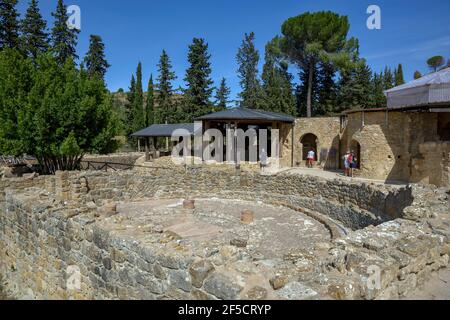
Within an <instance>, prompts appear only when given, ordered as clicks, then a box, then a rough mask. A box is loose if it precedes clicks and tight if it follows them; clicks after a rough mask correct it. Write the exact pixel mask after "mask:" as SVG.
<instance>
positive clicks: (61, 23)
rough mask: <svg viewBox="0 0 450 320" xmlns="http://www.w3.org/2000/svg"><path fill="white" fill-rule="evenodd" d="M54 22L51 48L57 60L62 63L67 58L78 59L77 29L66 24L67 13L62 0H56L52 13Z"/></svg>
mask: <svg viewBox="0 0 450 320" xmlns="http://www.w3.org/2000/svg"><path fill="white" fill-rule="evenodd" d="M52 16H53V17H54V18H55V23H54V25H53V28H52V33H51V43H52V50H53V52H54V54H55V57H56V59H57V61H58V62H59V63H60V64H63V63H64V62H65V61H66V60H67V59H69V58H71V59H72V60H76V59H78V56H77V53H76V46H77V38H78V32H79V31H78V30H76V29H70V28H69V27H68V25H67V20H68V18H69V17H68V15H67V10H66V7H65V5H64V3H63V0H58V5H57V7H56V11H55V12H54V13H52Z"/></svg>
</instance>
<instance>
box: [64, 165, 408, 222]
mask: <svg viewBox="0 0 450 320" xmlns="http://www.w3.org/2000/svg"><path fill="white" fill-rule="evenodd" d="M167 173H168V172H167V170H163V169H152V170H149V171H147V172H146V173H142V174H139V175H137V174H135V173H133V172H129V173H128V172H125V173H124V172H122V173H115V174H105V173H101V172H95V173H92V172H88V173H82V174H75V175H70V177H68V178H67V179H68V180H69V184H70V185H72V186H74V189H75V191H73V192H72V194H73V196H74V197H76V198H77V199H80V198H84V199H86V200H87V201H94V202H96V203H101V202H104V201H116V202H117V201H136V200H139V199H148V198H190V197H196V196H197V197H199V196H204V195H208V196H210V197H220V198H229V199H233V198H234V199H243V200H251V201H262V202H266V203H273V202H275V203H277V204H286V205H291V206H297V207H298V208H304V209H308V210H311V211H316V212H319V213H321V214H324V215H326V216H329V217H331V218H334V219H337V220H339V221H341V222H342V223H343V224H344V225H345V226H346V227H348V228H350V229H360V228H364V227H366V226H369V225H372V224H375V225H376V224H380V223H382V222H386V221H389V220H392V219H396V218H400V217H402V216H403V210H404V209H405V208H407V207H408V206H410V205H411V203H412V201H413V197H412V194H411V189H410V188H408V187H404V188H394V187H387V186H386V187H384V186H383V187H380V186H376V185H372V184H366V183H349V182H344V181H340V180H334V181H328V180H325V179H322V178H316V177H310V176H299V175H291V174H279V175H277V176H263V175H260V174H259V173H253V172H242V173H241V174H240V175H238V174H236V173H235V172H234V171H232V170H230V171H218V170H213V169H195V168H191V169H188V172H185V171H184V170H179V171H171V173H170V174H167ZM80 181H82V184H83V186H81V185H80V183H81V182H80ZM77 190H82V191H86V190H88V192H87V193H86V192H83V193H79V192H78V191H77Z"/></svg>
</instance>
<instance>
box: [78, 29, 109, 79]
mask: <svg viewBox="0 0 450 320" xmlns="http://www.w3.org/2000/svg"><path fill="white" fill-rule="evenodd" d="M84 63H85V64H86V68H87V73H88V75H89V76H96V77H99V78H100V79H103V80H104V78H105V74H106V71H107V70H108V68H109V67H110V65H109V63H108V61H106V58H105V44H104V43H103V41H102V38H101V37H100V36H97V35H91V37H90V43H89V51H88V53H87V54H86V57H85V58H84Z"/></svg>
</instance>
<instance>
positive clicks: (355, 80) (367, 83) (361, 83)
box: [339, 60, 373, 111]
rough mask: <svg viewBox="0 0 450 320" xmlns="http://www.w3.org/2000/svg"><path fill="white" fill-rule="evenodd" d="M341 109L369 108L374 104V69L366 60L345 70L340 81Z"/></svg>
mask: <svg viewBox="0 0 450 320" xmlns="http://www.w3.org/2000/svg"><path fill="white" fill-rule="evenodd" d="M339 89H340V90H339V91H340V99H339V100H340V109H341V111H343V110H345V109H368V108H370V107H371V106H373V91H372V89H373V81H372V71H371V70H370V67H369V66H368V65H367V64H366V62H365V60H360V61H359V62H358V63H357V66H356V68H354V69H351V70H347V71H346V72H343V74H342V76H341V81H340V87H339Z"/></svg>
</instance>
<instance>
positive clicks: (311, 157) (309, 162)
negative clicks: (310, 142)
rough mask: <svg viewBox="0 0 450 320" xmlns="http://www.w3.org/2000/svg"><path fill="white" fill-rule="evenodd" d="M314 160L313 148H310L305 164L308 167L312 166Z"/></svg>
mask: <svg viewBox="0 0 450 320" xmlns="http://www.w3.org/2000/svg"><path fill="white" fill-rule="evenodd" d="M314 161H316V153H315V152H314V150H313V149H311V150H310V151H309V152H308V156H307V166H308V168H313V166H314Z"/></svg>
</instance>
